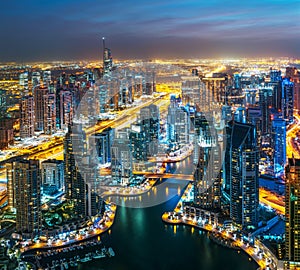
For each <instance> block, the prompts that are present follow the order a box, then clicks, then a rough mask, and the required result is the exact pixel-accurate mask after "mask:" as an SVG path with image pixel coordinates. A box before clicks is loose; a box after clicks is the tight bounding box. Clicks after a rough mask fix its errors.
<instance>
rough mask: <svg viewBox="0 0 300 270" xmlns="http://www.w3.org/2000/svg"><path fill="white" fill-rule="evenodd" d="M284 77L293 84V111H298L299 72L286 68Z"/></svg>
mask: <svg viewBox="0 0 300 270" xmlns="http://www.w3.org/2000/svg"><path fill="white" fill-rule="evenodd" d="M286 77H287V78H289V79H290V81H291V82H293V83H294V109H296V110H300V72H299V71H298V70H297V69H296V68H295V67H287V68H286Z"/></svg>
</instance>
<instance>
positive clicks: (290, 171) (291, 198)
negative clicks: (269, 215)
mask: <svg viewBox="0 0 300 270" xmlns="http://www.w3.org/2000/svg"><path fill="white" fill-rule="evenodd" d="M285 176H286V185H285V187H286V190H285V248H286V262H285V269H289V270H297V269H300V231H299V230H300V203H299V198H300V159H294V158H289V159H288V164H287V166H286V168H285Z"/></svg>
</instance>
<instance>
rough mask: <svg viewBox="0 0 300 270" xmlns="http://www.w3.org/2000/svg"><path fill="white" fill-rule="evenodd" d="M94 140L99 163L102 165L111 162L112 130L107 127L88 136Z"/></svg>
mask: <svg viewBox="0 0 300 270" xmlns="http://www.w3.org/2000/svg"><path fill="white" fill-rule="evenodd" d="M90 140H94V143H95V147H96V150H97V156H98V160H99V163H100V164H102V165H104V164H107V163H110V162H111V146H112V143H113V140H114V130H113V129H112V128H110V127H109V128H107V129H105V130H103V131H102V132H101V133H96V134H95V135H92V136H90Z"/></svg>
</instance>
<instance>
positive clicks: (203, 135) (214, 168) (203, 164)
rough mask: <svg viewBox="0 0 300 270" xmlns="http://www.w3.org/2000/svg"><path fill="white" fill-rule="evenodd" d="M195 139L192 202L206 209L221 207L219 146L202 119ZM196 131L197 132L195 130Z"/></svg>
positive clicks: (214, 134)
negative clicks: (195, 152)
mask: <svg viewBox="0 0 300 270" xmlns="http://www.w3.org/2000/svg"><path fill="white" fill-rule="evenodd" d="M198 128H199V134H195V136H196V135H197V138H196V140H195V143H196V144H198V147H195V149H196V150H195V151H198V161H197V163H196V169H195V173H194V203H195V204H196V205H197V206H198V207H200V208H202V209H208V210H216V209H220V208H221V173H220V169H221V148H220V145H219V144H218V141H217V134H216V133H213V134H211V132H212V131H211V130H210V129H209V126H208V125H206V123H205V122H204V121H203V122H202V126H201V127H195V129H196V130H197V129H198ZM197 133H198V132H197Z"/></svg>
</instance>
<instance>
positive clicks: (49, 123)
mask: <svg viewBox="0 0 300 270" xmlns="http://www.w3.org/2000/svg"><path fill="white" fill-rule="evenodd" d="M55 98H56V97H55V94H54V93H53V94H51V93H48V94H46V95H44V96H43V107H44V108H43V112H44V117H43V127H44V133H45V134H47V135H51V134H53V133H55V131H56V99H55Z"/></svg>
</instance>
